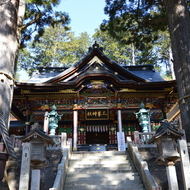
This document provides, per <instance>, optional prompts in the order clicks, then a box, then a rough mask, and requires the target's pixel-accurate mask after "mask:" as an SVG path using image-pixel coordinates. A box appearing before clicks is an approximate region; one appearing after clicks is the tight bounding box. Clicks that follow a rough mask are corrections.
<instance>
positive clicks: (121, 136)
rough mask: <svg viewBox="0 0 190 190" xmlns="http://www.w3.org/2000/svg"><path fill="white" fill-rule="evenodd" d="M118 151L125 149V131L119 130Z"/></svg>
mask: <svg viewBox="0 0 190 190" xmlns="http://www.w3.org/2000/svg"><path fill="white" fill-rule="evenodd" d="M117 143H118V151H125V150H126V146H125V135H124V132H117Z"/></svg>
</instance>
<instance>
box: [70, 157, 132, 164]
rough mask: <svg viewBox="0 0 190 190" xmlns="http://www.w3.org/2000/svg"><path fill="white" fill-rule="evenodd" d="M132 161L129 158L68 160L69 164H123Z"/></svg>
mask: <svg viewBox="0 0 190 190" xmlns="http://www.w3.org/2000/svg"><path fill="white" fill-rule="evenodd" d="M131 163H132V162H131V161H129V160H115V161H114V160H98V161H96V160H95V161H94V160H93V161H92V160H85V159H84V160H75V161H74V160H72V161H69V166H73V165H98V164H99V165H109V166H111V165H119V164H120V165H125V164H128V165H129V164H131Z"/></svg>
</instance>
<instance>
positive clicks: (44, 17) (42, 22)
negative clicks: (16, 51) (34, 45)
mask: <svg viewBox="0 0 190 190" xmlns="http://www.w3.org/2000/svg"><path fill="white" fill-rule="evenodd" d="M58 4H59V0H26V11H25V19H24V22H23V25H22V26H19V29H20V30H21V32H22V36H21V46H20V47H21V48H23V47H25V46H26V43H27V42H28V41H30V40H31V39H32V38H33V39H34V41H38V40H39V38H40V37H41V36H42V35H43V33H44V30H45V27H47V26H53V27H54V26H55V25H57V24H58V23H61V24H63V25H64V26H65V28H67V25H68V24H69V22H70V18H69V16H68V14H67V13H65V12H54V11H53V8H54V7H55V6H57V5H58Z"/></svg>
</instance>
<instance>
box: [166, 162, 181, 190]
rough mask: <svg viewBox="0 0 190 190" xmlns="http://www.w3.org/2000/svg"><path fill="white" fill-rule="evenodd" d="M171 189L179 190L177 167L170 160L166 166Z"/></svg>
mask: <svg viewBox="0 0 190 190" xmlns="http://www.w3.org/2000/svg"><path fill="white" fill-rule="evenodd" d="M166 173H167V178H168V186H169V190H179V188H178V182H177V175H176V169H175V166H174V163H173V162H168V163H167V166H166Z"/></svg>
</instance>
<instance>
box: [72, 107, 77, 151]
mask: <svg viewBox="0 0 190 190" xmlns="http://www.w3.org/2000/svg"><path fill="white" fill-rule="evenodd" d="M77 129H78V111H77V110H74V111H73V150H77Z"/></svg>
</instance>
